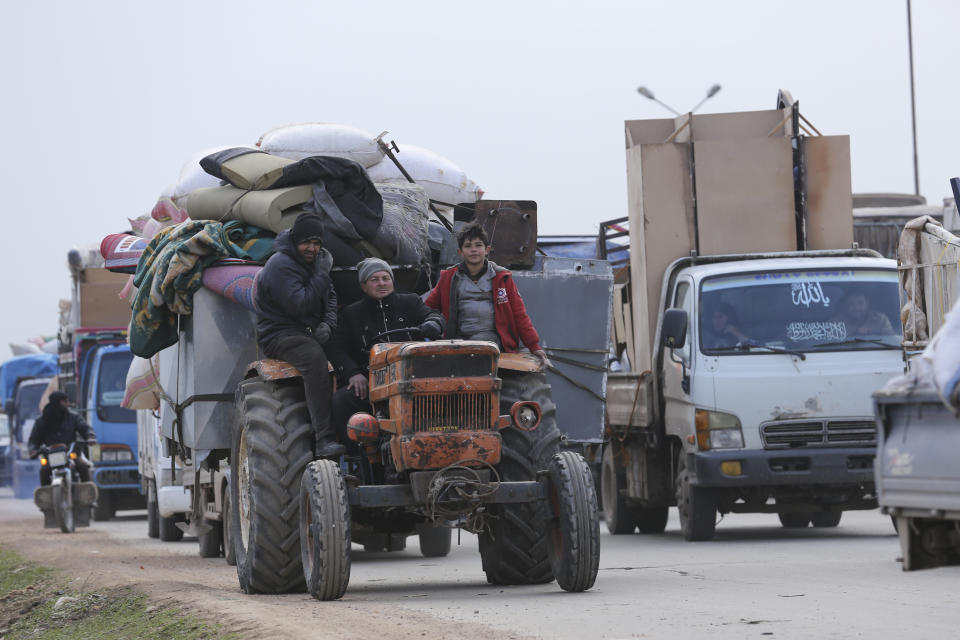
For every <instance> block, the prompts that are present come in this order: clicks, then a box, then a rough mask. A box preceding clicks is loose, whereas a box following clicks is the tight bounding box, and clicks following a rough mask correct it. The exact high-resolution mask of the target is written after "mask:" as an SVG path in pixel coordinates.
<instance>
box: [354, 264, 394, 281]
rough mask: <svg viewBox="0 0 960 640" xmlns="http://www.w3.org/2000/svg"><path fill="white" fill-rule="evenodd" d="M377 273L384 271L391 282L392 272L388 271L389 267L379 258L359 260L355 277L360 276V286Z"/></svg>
mask: <svg viewBox="0 0 960 640" xmlns="http://www.w3.org/2000/svg"><path fill="white" fill-rule="evenodd" d="M377 271H386V272H387V273H389V274H390V279H391V280H393V271H392V270H391V269H390V265H388V264H387V263H386V262H384V261H383V260H381V259H380V258H365V259H363V260H361V261H360V262H359V263H358V264H357V275H358V276H360V284H363V283H364V282H366V281H367V280H369V279H370V276H372V275H373V274H375V273H376V272H377Z"/></svg>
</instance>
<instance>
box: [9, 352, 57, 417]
mask: <svg viewBox="0 0 960 640" xmlns="http://www.w3.org/2000/svg"><path fill="white" fill-rule="evenodd" d="M58 362H59V359H58V358H57V356H56V354H53V353H35V354H30V355H26V356H18V357H16V358H10V359H9V360H7V361H6V362H4V363H3V364H0V391H2V392H3V403H4V405H6V403H7V402H9V401H10V400H12V399H13V389H14V387H16V385H17V379H18V378H22V377H42V376H54V375H56V374H57V365H58Z"/></svg>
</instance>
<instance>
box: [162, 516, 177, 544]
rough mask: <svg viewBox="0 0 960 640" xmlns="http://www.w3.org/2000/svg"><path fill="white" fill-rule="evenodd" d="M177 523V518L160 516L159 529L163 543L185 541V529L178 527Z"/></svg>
mask: <svg viewBox="0 0 960 640" xmlns="http://www.w3.org/2000/svg"><path fill="white" fill-rule="evenodd" d="M177 522H178V519H177V518H164V517H163V516H160V522H159V523H158V527H157V529H158V532H159V534H160V541H161V542H180V541H181V540H183V529H181V528H180V527H178V526H177Z"/></svg>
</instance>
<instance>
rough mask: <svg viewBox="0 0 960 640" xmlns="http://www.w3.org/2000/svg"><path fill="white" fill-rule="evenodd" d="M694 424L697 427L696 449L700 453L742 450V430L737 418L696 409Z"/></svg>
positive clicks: (717, 412)
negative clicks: (719, 450) (716, 450)
mask: <svg viewBox="0 0 960 640" xmlns="http://www.w3.org/2000/svg"><path fill="white" fill-rule="evenodd" d="M694 422H695V423H696V427H697V447H699V448H700V450H701V451H709V450H711V449H742V448H743V429H742V428H741V425H740V419H739V418H738V417H737V416H735V415H733V414H731V413H723V412H720V411H706V410H705V409H697V410H696V413H695V415H694Z"/></svg>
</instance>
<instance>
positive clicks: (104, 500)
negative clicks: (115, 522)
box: [93, 491, 117, 522]
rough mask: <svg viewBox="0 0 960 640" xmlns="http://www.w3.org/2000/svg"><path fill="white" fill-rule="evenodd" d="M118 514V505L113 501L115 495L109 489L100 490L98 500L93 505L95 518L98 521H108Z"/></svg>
mask: <svg viewBox="0 0 960 640" xmlns="http://www.w3.org/2000/svg"><path fill="white" fill-rule="evenodd" d="M115 515H117V507H116V506H115V505H114V503H113V495H111V493H110V492H109V491H100V492H99V493H98V494H97V502H96V503H95V504H94V505H93V519H94V520H95V521H97V522H106V521H107V520H109V519H111V518H112V517H113V516H115Z"/></svg>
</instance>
